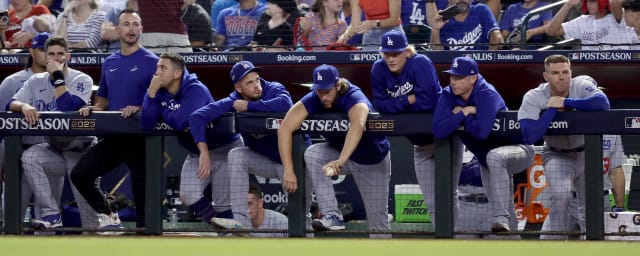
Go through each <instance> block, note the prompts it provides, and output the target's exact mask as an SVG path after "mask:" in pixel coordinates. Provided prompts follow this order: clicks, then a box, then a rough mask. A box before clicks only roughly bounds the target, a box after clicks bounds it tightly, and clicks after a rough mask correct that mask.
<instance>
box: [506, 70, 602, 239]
mask: <svg viewBox="0 0 640 256" xmlns="http://www.w3.org/2000/svg"><path fill="white" fill-rule="evenodd" d="M569 86H570V88H569V96H568V98H588V97H591V96H594V95H596V94H599V93H603V92H602V91H601V90H600V89H598V88H597V83H596V82H595V81H594V80H593V79H592V78H590V77H588V76H580V77H575V78H573V79H571V83H570V85H569ZM550 87H551V86H550V85H549V83H543V84H540V86H538V87H537V88H534V89H532V90H529V91H528V92H527V93H526V94H525V95H524V98H523V101H522V106H520V109H519V110H518V119H519V120H522V119H531V120H538V119H539V118H540V115H541V113H542V112H543V111H544V110H545V109H546V108H547V107H546V105H547V102H548V101H549V98H551V93H550ZM543 139H544V149H543V152H542V161H543V163H544V170H545V176H546V179H547V181H548V182H549V187H548V188H547V189H546V190H548V191H549V193H550V194H551V199H550V205H549V215H548V216H547V218H546V219H545V221H544V224H543V226H542V231H543V232H545V231H564V232H566V231H569V230H570V219H569V201H570V199H571V191H575V192H576V195H577V198H578V207H579V208H584V204H585V183H584V182H585V180H584V152H583V151H582V147H583V145H584V136H583V135H562V136H560V135H558V136H547V135H545V136H543ZM566 238H567V237H566V236H555V235H542V236H540V239H566Z"/></svg>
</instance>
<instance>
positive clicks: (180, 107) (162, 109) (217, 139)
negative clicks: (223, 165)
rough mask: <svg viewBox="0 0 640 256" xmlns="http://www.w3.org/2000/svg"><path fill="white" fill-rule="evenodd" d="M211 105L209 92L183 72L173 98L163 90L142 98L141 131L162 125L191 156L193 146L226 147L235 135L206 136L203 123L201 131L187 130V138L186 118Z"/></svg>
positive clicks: (194, 76)
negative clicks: (167, 126) (175, 135)
mask: <svg viewBox="0 0 640 256" xmlns="http://www.w3.org/2000/svg"><path fill="white" fill-rule="evenodd" d="M213 102H214V101H213V98H212V97H211V93H210V92H209V89H207V87H206V86H205V85H203V84H202V83H201V82H200V81H199V80H198V77H197V76H196V75H195V74H189V71H187V70H186V69H185V70H184V74H183V76H182V81H181V83H180V89H178V92H176V94H175V95H171V94H170V93H169V92H168V91H167V90H166V89H160V90H158V92H157V93H156V97H155V98H153V99H152V98H149V96H148V95H146V94H145V97H144V101H143V103H142V113H141V115H140V121H141V123H142V128H143V129H144V130H147V131H150V130H153V128H154V127H155V126H156V125H157V123H158V122H160V121H164V122H165V123H167V124H168V125H169V126H171V128H173V129H174V130H176V133H177V136H178V142H179V143H180V145H182V146H183V147H185V148H186V149H187V150H189V151H190V152H192V153H194V154H198V153H199V152H200V151H199V150H198V147H197V146H196V145H197V142H206V143H207V145H208V146H209V148H216V147H220V146H222V145H226V144H228V143H229V142H231V141H233V140H234V139H237V138H238V137H239V135H238V134H235V135H232V136H229V137H224V136H220V135H216V134H208V133H206V123H205V124H204V127H203V129H190V131H191V134H189V126H190V123H189V116H190V115H191V114H192V113H193V112H194V111H196V110H198V109H199V108H201V107H202V106H206V105H207V104H210V103H213ZM205 137H206V139H205ZM200 139H201V140H200Z"/></svg>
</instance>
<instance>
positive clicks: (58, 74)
mask: <svg viewBox="0 0 640 256" xmlns="http://www.w3.org/2000/svg"><path fill="white" fill-rule="evenodd" d="M51 76H52V78H53V79H51V85H52V86H53V88H58V87H60V86H64V85H65V83H64V73H63V72H62V71H60V70H58V71H53V74H51Z"/></svg>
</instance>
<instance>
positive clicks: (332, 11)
mask: <svg viewBox="0 0 640 256" xmlns="http://www.w3.org/2000/svg"><path fill="white" fill-rule="evenodd" d="M352 1H353V0H352ZM341 9H342V0H318V1H316V2H315V3H314V4H313V6H312V7H311V12H309V13H307V15H306V16H305V17H302V18H300V24H299V30H300V31H299V32H300V33H301V35H302V37H304V38H306V43H305V45H306V46H312V49H314V50H323V49H325V48H326V47H327V46H329V45H332V44H333V43H335V42H336V41H337V40H338V38H339V37H340V35H342V34H344V32H345V31H346V30H347V23H346V22H345V21H344V20H343V19H341V18H340V10H341Z"/></svg>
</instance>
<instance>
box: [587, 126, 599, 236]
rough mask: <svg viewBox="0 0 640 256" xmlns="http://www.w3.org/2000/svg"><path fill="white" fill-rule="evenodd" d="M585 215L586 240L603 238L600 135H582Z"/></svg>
mask: <svg viewBox="0 0 640 256" xmlns="http://www.w3.org/2000/svg"><path fill="white" fill-rule="evenodd" d="M584 137H585V138H584V141H585V143H584V145H585V153H584V164H585V198H586V202H585V204H586V205H585V207H586V209H585V217H586V226H587V239H588V240H603V239H604V215H603V208H604V206H603V202H602V196H603V195H602V189H603V185H602V135H601V134H595V135H585V136H584Z"/></svg>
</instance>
